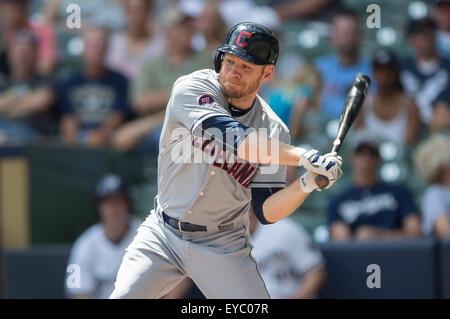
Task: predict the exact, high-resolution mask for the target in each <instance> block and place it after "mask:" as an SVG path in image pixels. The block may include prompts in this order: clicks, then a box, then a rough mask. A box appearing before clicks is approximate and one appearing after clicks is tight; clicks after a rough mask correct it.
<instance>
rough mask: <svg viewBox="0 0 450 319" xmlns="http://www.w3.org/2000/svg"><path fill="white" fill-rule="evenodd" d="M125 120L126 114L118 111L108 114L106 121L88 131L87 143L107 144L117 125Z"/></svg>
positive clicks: (93, 144) (94, 145) (96, 145)
mask: <svg viewBox="0 0 450 319" xmlns="http://www.w3.org/2000/svg"><path fill="white" fill-rule="evenodd" d="M123 121H124V116H123V115H122V114H120V113H118V112H113V113H112V114H110V115H109V116H108V118H107V119H106V121H105V123H104V124H103V125H102V126H100V127H99V128H97V129H93V130H92V131H91V132H89V133H88V136H87V145H88V146H92V147H101V146H106V145H107V144H108V143H109V139H110V137H111V135H112V134H113V132H114V131H115V130H116V128H117V127H119V126H120V124H122V123H123Z"/></svg>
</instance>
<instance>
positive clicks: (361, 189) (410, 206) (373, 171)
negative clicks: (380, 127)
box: [328, 139, 421, 241]
mask: <svg viewBox="0 0 450 319" xmlns="http://www.w3.org/2000/svg"><path fill="white" fill-rule="evenodd" d="M378 148H379V146H378V144H377V142H375V141H374V140H370V139H360V140H359V141H358V142H357V143H356V147H355V149H354V151H353V155H352V168H353V183H352V184H351V185H350V186H349V187H348V188H347V189H345V190H344V191H343V192H342V193H340V194H338V195H337V196H336V197H334V198H333V199H332V200H331V202H330V203H329V205H328V223H329V230H330V235H331V238H332V239H333V240H335V241H345V240H349V239H351V238H352V237H353V238H355V239H357V240H370V239H382V238H385V239H392V238H400V237H403V238H405V237H414V236H419V235H420V233H421V232H420V218H419V210H418V209H417V207H416V205H415V204H414V198H413V197H412V196H411V194H410V192H409V191H408V190H407V189H406V187H404V186H403V185H391V184H387V183H384V182H382V181H380V180H379V179H378V174H377V168H378V166H379V164H380V153H379V149H378Z"/></svg>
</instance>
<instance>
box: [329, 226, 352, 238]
mask: <svg viewBox="0 0 450 319" xmlns="http://www.w3.org/2000/svg"><path fill="white" fill-rule="evenodd" d="M330 236H331V239H332V240H334V241H347V240H349V239H350V238H351V237H352V232H351V230H350V227H349V226H348V225H347V224H346V223H344V222H334V223H332V224H331V225H330Z"/></svg>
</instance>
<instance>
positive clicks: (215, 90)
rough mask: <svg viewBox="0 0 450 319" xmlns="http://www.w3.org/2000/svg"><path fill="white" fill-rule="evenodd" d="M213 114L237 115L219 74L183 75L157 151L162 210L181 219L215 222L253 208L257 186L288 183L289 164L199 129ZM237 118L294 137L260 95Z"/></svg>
mask: <svg viewBox="0 0 450 319" xmlns="http://www.w3.org/2000/svg"><path fill="white" fill-rule="evenodd" d="M214 116H227V117H233V116H232V113H231V111H230V109H229V106H228V102H227V98H226V96H225V94H224V93H223V91H222V88H221V85H220V83H219V81H218V74H217V73H216V72H215V71H214V70H209V69H205V70H199V71H196V72H193V73H191V74H189V75H186V76H183V77H181V78H179V79H178V80H177V81H176V82H175V84H174V86H173V89H172V94H171V97H170V100H169V102H168V105H167V109H166V116H165V120H164V125H163V129H162V133H161V139H160V153H159V157H158V203H159V205H160V207H161V208H162V210H164V212H165V213H166V214H167V215H169V216H171V217H173V218H177V219H179V220H180V221H182V222H189V223H193V224H198V225H205V226H213V227H214V226H217V225H221V224H227V223H231V222H233V221H236V220H237V218H239V217H242V216H244V215H245V214H246V213H248V211H249V208H250V205H251V188H252V187H284V186H285V178H286V167H285V166H276V165H274V166H265V167H263V166H261V165H258V164H255V163H249V162H248V161H243V160H242V159H238V158H237V157H236V156H235V155H234V153H233V152H232V151H229V150H223V149H222V147H218V146H217V145H216V144H215V142H214V143H213V142H212V141H211V139H209V138H208V137H198V135H197V134H194V132H195V131H197V130H198V129H199V128H201V126H200V125H201V123H202V122H203V121H204V120H206V119H208V118H211V117H214ZM233 118H234V119H235V120H237V121H238V122H240V123H241V124H243V125H245V126H246V127H251V128H254V129H264V130H265V134H267V135H268V136H270V137H272V138H273V139H274V140H279V141H281V142H284V143H290V135H289V130H288V128H287V127H286V125H285V124H284V123H283V122H282V121H281V120H280V119H279V118H278V116H277V115H276V114H275V113H274V112H273V111H272V109H271V108H270V107H269V106H268V105H267V103H266V102H265V101H264V100H263V99H262V98H261V97H260V96H259V95H257V96H256V99H255V102H254V104H253V106H252V108H251V109H250V110H249V111H248V112H246V113H245V114H243V115H242V116H234V117H233Z"/></svg>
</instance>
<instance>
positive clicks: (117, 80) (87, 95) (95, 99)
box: [59, 27, 129, 147]
mask: <svg viewBox="0 0 450 319" xmlns="http://www.w3.org/2000/svg"><path fill="white" fill-rule="evenodd" d="M83 40H84V49H83V67H82V69H81V70H80V71H77V72H75V73H74V74H73V75H71V76H70V77H69V78H68V79H67V80H65V81H64V83H62V85H61V88H60V96H59V98H60V112H61V116H62V117H61V124H60V129H61V136H62V139H63V141H64V142H65V143H67V144H74V143H79V144H83V145H87V146H92V147H102V146H106V145H108V144H109V139H110V136H111V134H112V133H113V132H114V130H115V129H116V128H117V127H118V126H119V125H120V124H121V123H122V122H123V121H124V120H125V119H126V117H127V116H128V113H129V108H128V106H127V105H128V94H127V91H128V88H127V86H128V82H127V80H126V78H125V77H124V76H122V75H121V74H119V73H117V72H115V71H112V70H109V69H108V68H107V67H106V66H105V63H104V58H105V54H106V50H107V43H108V33H107V31H106V30H105V29H102V28H97V27H96V28H89V29H87V30H85V33H84V39H83Z"/></svg>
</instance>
